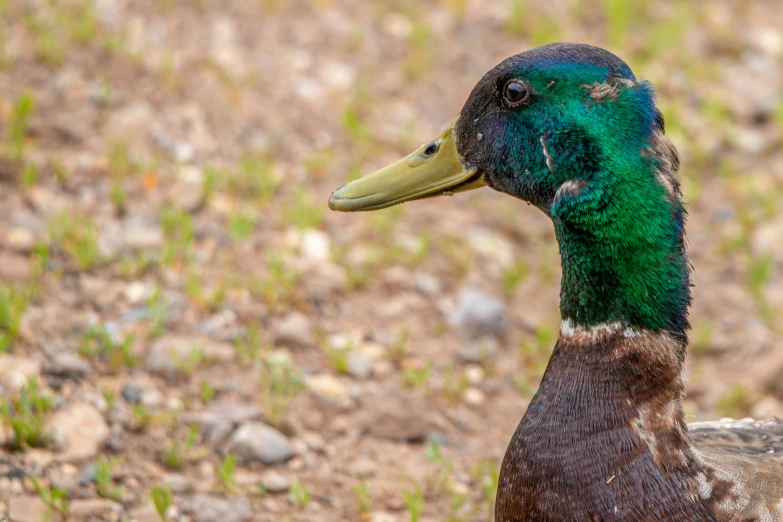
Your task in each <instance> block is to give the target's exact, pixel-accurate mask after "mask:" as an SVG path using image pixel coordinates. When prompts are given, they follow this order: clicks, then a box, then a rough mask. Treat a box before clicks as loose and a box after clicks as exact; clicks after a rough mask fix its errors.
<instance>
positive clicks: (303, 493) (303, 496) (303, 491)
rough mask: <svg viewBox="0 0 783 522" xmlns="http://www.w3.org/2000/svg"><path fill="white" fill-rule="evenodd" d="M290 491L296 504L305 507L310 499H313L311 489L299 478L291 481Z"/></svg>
mask: <svg viewBox="0 0 783 522" xmlns="http://www.w3.org/2000/svg"><path fill="white" fill-rule="evenodd" d="M289 491H290V492H291V499H292V500H293V502H294V505H296V506H299V507H304V506H306V505H307V504H309V503H310V500H311V499H312V496H311V494H310V491H309V490H308V489H307V488H306V487H304V485H303V484H302V483H301V482H299V479H298V478H295V479H294V480H292V481H291V487H290V489H289Z"/></svg>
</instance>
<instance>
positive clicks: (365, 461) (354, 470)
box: [348, 457, 378, 479]
mask: <svg viewBox="0 0 783 522" xmlns="http://www.w3.org/2000/svg"><path fill="white" fill-rule="evenodd" d="M377 469H378V465H377V464H376V463H375V461H374V460H373V459H370V458H367V457H358V458H357V459H356V460H354V461H353V462H352V463H351V465H350V467H349V468H348V473H350V474H351V475H353V476H354V477H356V478H360V479H367V478H371V477H374V476H375V473H376V471H377Z"/></svg>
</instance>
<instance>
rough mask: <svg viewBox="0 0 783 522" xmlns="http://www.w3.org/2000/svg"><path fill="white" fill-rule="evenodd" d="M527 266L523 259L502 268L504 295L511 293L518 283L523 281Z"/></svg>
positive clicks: (527, 269)
mask: <svg viewBox="0 0 783 522" xmlns="http://www.w3.org/2000/svg"><path fill="white" fill-rule="evenodd" d="M528 271H529V268H528V266H527V263H525V262H524V261H518V262H517V263H514V265H512V266H510V267H508V268H506V269H504V270H503V274H502V278H503V291H504V292H505V294H506V295H511V294H513V293H514V291H515V290H516V289H517V287H518V286H519V284H520V283H521V282H522V281H524V279H525V277H526V276H527V274H528Z"/></svg>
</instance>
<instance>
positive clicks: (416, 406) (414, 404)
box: [363, 396, 429, 442]
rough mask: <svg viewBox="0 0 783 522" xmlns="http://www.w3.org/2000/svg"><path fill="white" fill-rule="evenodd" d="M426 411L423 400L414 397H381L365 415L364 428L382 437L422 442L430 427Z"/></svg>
mask: <svg viewBox="0 0 783 522" xmlns="http://www.w3.org/2000/svg"><path fill="white" fill-rule="evenodd" d="M426 411H427V408H426V405H425V404H424V403H423V401H421V400H419V399H416V398H414V397H395V396H392V397H383V398H380V397H379V398H378V400H376V401H374V402H373V405H372V410H371V411H370V412H369V414H368V415H365V416H364V419H363V422H364V424H363V426H364V430H365V431H367V432H368V433H369V434H370V435H372V436H373V437H378V438H381V439H389V440H394V441H398V442H422V441H424V440H425V439H426V437H427V430H428V429H429V426H428V425H427V419H428V418H429V416H428V415H427V414H426Z"/></svg>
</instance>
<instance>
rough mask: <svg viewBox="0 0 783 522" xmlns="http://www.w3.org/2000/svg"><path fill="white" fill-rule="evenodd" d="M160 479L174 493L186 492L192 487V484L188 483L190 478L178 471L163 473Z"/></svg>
mask: <svg viewBox="0 0 783 522" xmlns="http://www.w3.org/2000/svg"><path fill="white" fill-rule="evenodd" d="M162 481H163V483H164V484H166V485H167V486H168V487H170V488H171V491H172V492H173V493H176V494H181V493H188V492H189V491H190V490H192V489H193V485H192V484H191V483H190V479H188V477H186V476H185V475H180V474H179V473H166V474H165V475H163V478H162Z"/></svg>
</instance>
